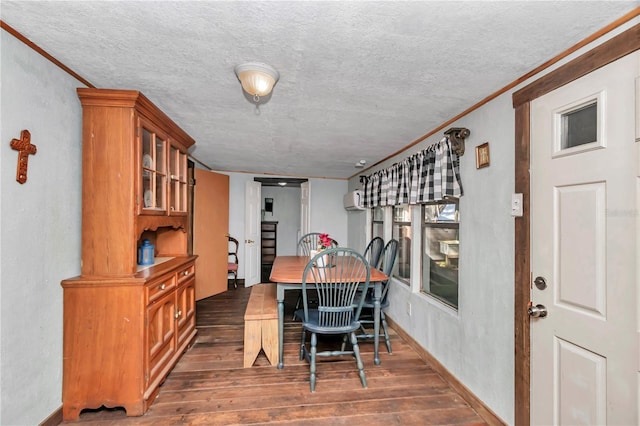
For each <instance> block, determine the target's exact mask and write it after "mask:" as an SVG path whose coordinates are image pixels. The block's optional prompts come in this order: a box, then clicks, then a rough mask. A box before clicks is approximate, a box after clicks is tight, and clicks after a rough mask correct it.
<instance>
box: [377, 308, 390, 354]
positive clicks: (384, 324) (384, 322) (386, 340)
mask: <svg viewBox="0 0 640 426" xmlns="http://www.w3.org/2000/svg"><path fill="white" fill-rule="evenodd" d="M380 319H381V322H382V330H383V331H384V343H385V345H387V352H388V353H392V352H391V341H390V340H389V332H388V331H387V317H386V316H385V315H384V312H382V311H380Z"/></svg>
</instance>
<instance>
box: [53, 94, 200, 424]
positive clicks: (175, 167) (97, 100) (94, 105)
mask: <svg viewBox="0 0 640 426" xmlns="http://www.w3.org/2000/svg"><path fill="white" fill-rule="evenodd" d="M78 96H79V98H80V102H81V103H82V108H83V109H82V123H83V124H82V140H83V142H82V143H83V145H82V265H81V275H80V276H78V277H74V278H69V279H67V280H64V281H62V287H63V289H64V337H63V383H62V402H63V418H64V420H77V419H78V416H79V415H80V412H81V411H82V410H83V409H85V408H99V407H101V406H103V405H104V406H106V407H124V409H125V410H126V412H127V415H128V416H139V415H142V414H144V412H145V411H146V410H147V409H148V407H149V406H150V405H151V403H152V402H153V399H154V398H155V396H156V395H157V393H158V387H159V386H160V384H161V383H162V382H163V380H164V379H165V377H166V376H167V374H169V372H170V371H171V369H172V368H173V366H174V365H175V364H176V362H177V361H178V359H179V358H180V356H181V355H182V353H183V352H184V351H185V350H186V349H187V348H188V347H189V346H190V345H191V343H192V342H193V340H194V338H195V335H196V328H195V260H196V256H192V255H190V254H189V253H188V249H187V240H188V238H187V232H188V229H187V220H188V214H189V212H188V205H189V203H188V202H187V150H188V149H189V147H191V146H192V145H193V144H194V140H193V139H192V138H191V137H189V135H187V134H186V133H185V132H184V131H183V130H182V129H180V128H179V127H178V126H177V125H176V124H175V123H174V122H173V121H172V120H171V119H170V118H169V117H167V116H166V115H165V114H164V113H163V112H162V111H160V110H159V109H158V108H157V107H156V106H155V105H154V104H153V103H151V102H150V101H149V100H148V99H147V98H146V97H145V96H144V95H143V94H141V93H140V92H137V91H130V90H106V89H84V88H82V89H78ZM144 239H148V240H150V241H151V243H152V244H153V245H154V246H155V263H154V264H153V265H148V266H139V265H138V264H137V248H138V246H139V245H140V244H141V242H142V240H144Z"/></svg>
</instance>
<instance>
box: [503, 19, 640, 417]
mask: <svg viewBox="0 0 640 426" xmlns="http://www.w3.org/2000/svg"><path fill="white" fill-rule="evenodd" d="M637 14H638V13H637V10H636V13H635V15H637ZM614 24H615V25H614ZM614 24H612V25H610V26H609V27H607V28H605V29H603V30H602V31H600V32H599V35H598V36H602V35H603V34H605V33H606V32H608V31H611V30H612V29H613V28H615V27H617V26H619V25H620V24H621V23H620V22H618V23H614ZM591 41H593V40H589V41H588V42H591ZM585 44H586V43H585ZM639 49H640V24H636V25H635V26H633V27H631V28H629V29H628V30H626V31H624V32H622V33H621V34H619V35H617V36H615V37H613V38H611V39H610V40H608V41H606V42H604V43H602V44H601V45H599V46H597V47H595V48H593V49H592V50H590V51H588V52H587V53H585V54H583V55H581V56H579V57H577V58H576V59H574V60H572V61H570V62H568V63H567V64H565V65H563V66H561V67H559V68H558V69H556V70H554V71H552V72H550V73H549V74H547V75H545V76H543V77H541V78H539V79H538V80H536V81H534V82H533V83H531V84H529V85H527V86H526V87H524V88H522V89H520V90H518V91H516V92H515V93H514V94H513V97H512V100H513V107H514V108H515V147H514V148H515V192H516V193H521V194H522V201H523V210H524V214H523V216H522V217H516V218H515V241H514V242H515V277H514V287H515V300H514V302H515V312H514V313H515V323H514V332H515V339H514V343H515V387H514V390H515V395H514V404H515V413H514V423H515V424H517V425H529V424H530V414H531V413H530V397H531V394H530V385H531V382H530V376H529V375H530V361H531V354H530V349H531V348H530V328H529V315H528V313H527V305H528V303H529V300H530V281H531V235H530V225H531V223H530V216H529V215H530V204H529V202H530V185H531V182H530V176H529V167H530V143H531V141H530V124H531V122H530V120H531V117H530V108H531V101H533V100H534V99H536V98H538V97H540V96H542V95H545V94H547V93H549V92H551V91H553V90H555V89H557V88H559V87H561V86H563V85H565V84H567V83H570V82H572V81H574V80H577V79H578V78H580V77H582V76H584V75H586V74H588V73H590V72H592V71H594V70H596V69H598V68H601V67H603V66H605V65H607V64H609V63H611V62H614V61H616V60H617V59H620V58H622V57H623V56H626V55H628V54H630V53H633V52H635V51H636V50H639Z"/></svg>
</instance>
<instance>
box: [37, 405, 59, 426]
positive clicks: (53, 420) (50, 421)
mask: <svg viewBox="0 0 640 426" xmlns="http://www.w3.org/2000/svg"><path fill="white" fill-rule="evenodd" d="M60 423H62V405H61V406H60V408H58V409H57V410H56V411H54V412H53V413H51V414H50V415H49V417H47V418H46V419H44V420H43V421H42V422H40V423H39V424H38V426H58V425H59V424H60Z"/></svg>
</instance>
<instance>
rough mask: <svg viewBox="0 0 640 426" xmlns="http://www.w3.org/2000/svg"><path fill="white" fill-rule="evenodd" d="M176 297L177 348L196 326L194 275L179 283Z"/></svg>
mask: <svg viewBox="0 0 640 426" xmlns="http://www.w3.org/2000/svg"><path fill="white" fill-rule="evenodd" d="M177 299H178V312H177V314H178V315H176V316H177V318H178V321H177V323H178V348H180V347H182V344H183V343H184V342H185V340H187V339H188V338H189V337H190V336H191V334H192V332H193V330H194V329H195V328H196V280H195V277H193V278H192V279H190V280H189V281H188V282H186V283H184V284H182V285H180V287H179V288H178V291H177Z"/></svg>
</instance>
